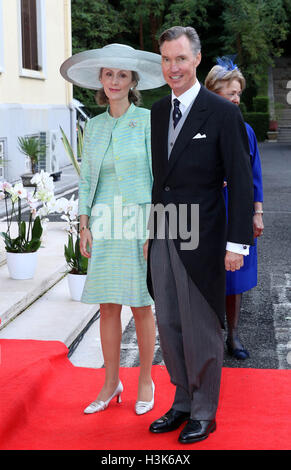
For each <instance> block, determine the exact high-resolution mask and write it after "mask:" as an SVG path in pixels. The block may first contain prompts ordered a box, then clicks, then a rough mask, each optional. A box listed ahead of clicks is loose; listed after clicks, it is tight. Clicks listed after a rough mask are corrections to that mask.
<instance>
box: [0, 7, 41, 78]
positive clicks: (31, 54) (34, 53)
mask: <svg viewBox="0 0 291 470" xmlns="http://www.w3.org/2000/svg"><path fill="white" fill-rule="evenodd" d="M0 1H1V0H0ZM44 2H45V0H18V5H19V17H18V18H19V19H18V21H19V28H18V29H19V49H20V54H19V62H20V64H19V67H20V76H22V77H29V78H40V79H44V78H46V77H45V75H46V70H45V68H46V60H45V59H46V57H45V3H44Z"/></svg>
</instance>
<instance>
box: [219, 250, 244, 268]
mask: <svg viewBox="0 0 291 470" xmlns="http://www.w3.org/2000/svg"><path fill="white" fill-rule="evenodd" d="M224 265H225V269H226V271H237V270H238V269H240V268H242V266H243V265H244V255H240V254H238V253H234V252H233V251H228V250H226V254H225V258H224Z"/></svg>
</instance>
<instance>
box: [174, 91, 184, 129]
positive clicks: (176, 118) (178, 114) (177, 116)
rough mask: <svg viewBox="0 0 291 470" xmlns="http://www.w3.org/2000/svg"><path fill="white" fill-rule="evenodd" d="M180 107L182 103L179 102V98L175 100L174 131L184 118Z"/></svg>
mask: <svg viewBox="0 0 291 470" xmlns="http://www.w3.org/2000/svg"><path fill="white" fill-rule="evenodd" d="M179 105H180V101H179V100H177V98H175V99H174V111H173V123H174V129H175V127H176V125H177V124H178V122H179V121H180V119H181V117H182V113H181V111H180V108H179Z"/></svg>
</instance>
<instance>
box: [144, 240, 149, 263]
mask: <svg viewBox="0 0 291 470" xmlns="http://www.w3.org/2000/svg"><path fill="white" fill-rule="evenodd" d="M148 248H149V241H148V240H147V241H146V242H145V243H144V245H143V257H144V259H145V260H146V261H147V259H148Z"/></svg>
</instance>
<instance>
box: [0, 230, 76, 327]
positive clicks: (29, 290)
mask: <svg viewBox="0 0 291 470" xmlns="http://www.w3.org/2000/svg"><path fill="white" fill-rule="evenodd" d="M64 228H65V223H64V222H50V223H49V224H48V228H47V232H46V233H45V234H44V236H43V244H42V246H41V248H40V249H39V250H38V253H37V257H38V258H37V268H36V273H35V275H34V278H33V279H26V280H15V279H11V278H10V277H9V272H8V267H7V265H6V263H5V250H4V243H3V240H2V238H1V241H0V244H1V253H2V265H1V266H0V320H1V322H0V330H2V329H3V328H4V327H5V326H6V325H7V324H8V323H9V322H10V321H12V320H13V319H14V318H16V317H17V316H18V315H20V314H21V313H22V312H23V311H25V309H26V308H27V307H28V306H29V305H31V304H32V303H33V302H34V301H35V300H36V299H38V298H39V297H40V296H42V295H43V294H44V293H45V292H47V291H48V289H50V288H51V287H52V286H54V285H55V284H56V283H57V282H59V281H60V280H61V279H62V278H63V277H64V276H65V274H66V271H67V264H66V261H65V258H64V244H65V243H66V241H67V233H66V232H65V230H64ZM5 230H6V226H5V224H4V223H1V224H0V231H5ZM12 230H13V232H14V233H16V224H14V223H13V228H12Z"/></svg>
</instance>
